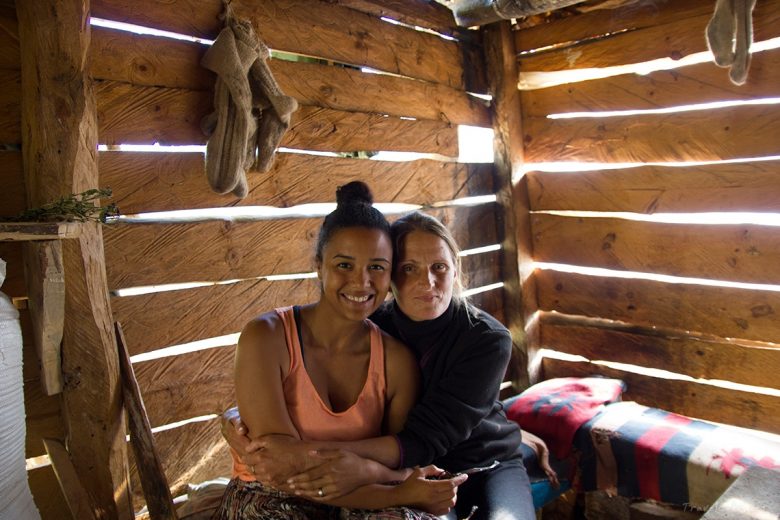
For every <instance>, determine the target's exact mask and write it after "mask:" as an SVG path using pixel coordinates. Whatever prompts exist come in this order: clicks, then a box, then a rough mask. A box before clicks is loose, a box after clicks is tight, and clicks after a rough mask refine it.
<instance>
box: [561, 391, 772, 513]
mask: <svg viewBox="0 0 780 520" xmlns="http://www.w3.org/2000/svg"><path fill="white" fill-rule="evenodd" d="M574 447H575V448H577V450H578V451H579V452H580V457H579V466H580V480H581V481H580V487H581V488H582V490H583V491H593V490H602V491H606V492H607V493H610V494H618V495H621V496H626V497H641V498H646V499H654V500H659V501H663V502H668V503H672V504H678V505H686V506H690V507H694V508H697V509H706V508H707V507H709V506H710V505H711V504H712V503H713V502H714V501H715V500H717V498H718V497H719V496H720V495H721V494H722V493H723V492H724V491H725V490H726V488H728V487H729V485H731V483H732V482H733V481H734V480H736V478H737V477H738V476H739V475H740V474H741V473H742V472H743V471H744V470H745V469H746V468H747V467H750V466H754V465H758V466H763V467H765V468H770V469H780V436H776V435H769V434H766V435H763V434H760V433H758V432H752V431H750V430H745V429H742V428H736V427H730V426H725V425H717V424H712V423H708V422H705V421H699V420H695V419H691V418H688V417H685V416H682V415H678V414H674V413H669V412H665V411H663V410H659V409H657V408H648V407H646V406H642V405H639V404H637V403H634V402H617V403H611V404H608V405H606V406H605V407H604V408H603V409H602V410H601V411H600V412H599V413H598V414H596V415H595V416H594V417H592V418H591V419H589V420H588V421H587V422H585V423H584V424H583V425H582V427H581V428H580V429H579V430H578V431H577V433H576V435H575V437H574Z"/></svg>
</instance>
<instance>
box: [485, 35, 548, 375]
mask: <svg viewBox="0 0 780 520" xmlns="http://www.w3.org/2000/svg"><path fill="white" fill-rule="evenodd" d="M515 54H516V52H515V48H514V43H513V41H512V38H511V32H510V27H509V24H508V23H501V24H498V25H496V24H493V25H490V26H489V27H488V28H487V29H486V31H485V56H486V59H487V70H488V72H489V77H490V90H491V92H492V93H493V96H494V105H493V110H494V119H493V121H494V123H493V131H494V135H495V143H494V154H495V158H496V177H497V179H498V188H499V190H498V194H497V198H498V201H499V211H500V213H501V218H500V220H499V222H500V225H501V226H502V229H501V231H500V236H501V241H502V244H501V246H502V251H503V255H504V256H503V263H502V271H503V277H504V283H505V286H504V293H505V295H506V297H505V300H504V306H505V308H506V314H505V317H506V318H507V320H508V328H509V330H510V332H511V333H512V338H513V342H514V344H515V345H516V346H517V348H518V350H519V352H518V353H517V359H518V361H519V363H520V365H521V366H524V367H525V370H518V371H517V375H518V377H519V379H518V381H516V382H515V384H516V386H517V387H518V388H525V387H527V386H528V385H529V384H531V382H532V381H534V382H535V381H536V380H537V379H538V374H537V373H536V372H535V370H534V367H535V365H534V364H533V362H532V360H533V359H534V358H535V357H536V351H537V348H538V339H539V338H538V334H537V331H536V329H534V328H530V327H529V328H528V329H527V328H526V325H528V324H529V322H530V317H531V315H532V314H533V313H534V311H535V308H536V307H535V304H536V297H535V293H536V290H535V288H534V286H533V278H532V277H530V276H528V275H529V274H530V271H531V270H532V268H531V267H530V265H531V262H532V258H531V255H530V252H531V237H530V230H531V224H530V220H529V214H528V191H527V183H526V182H525V181H524V180H522V179H521V180H520V181H519V182H515V181H514V177H515V175H516V174H517V172H518V171H519V169H520V167H521V165H522V163H523V160H524V159H523V141H522V139H523V131H522V122H521V117H520V114H521V107H520V95H519V93H518V91H517V88H516V84H515V78H516V76H517V64H516V61H515ZM526 370H527V373H526Z"/></svg>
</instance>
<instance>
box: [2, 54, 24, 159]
mask: <svg viewBox="0 0 780 520" xmlns="http://www.w3.org/2000/svg"><path fill="white" fill-rule="evenodd" d="M21 99H22V84H21V75H20V74H19V72H18V71H16V70H4V69H0V143H3V144H16V145H18V144H21V142H22V113H21Z"/></svg>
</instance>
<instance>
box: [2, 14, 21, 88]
mask: <svg viewBox="0 0 780 520" xmlns="http://www.w3.org/2000/svg"><path fill="white" fill-rule="evenodd" d="M20 67H21V56H20V52H19V23H18V21H17V19H16V9H14V4H13V2H11V3H10V5H3V6H0V69H15V70H18V69H19V68H20ZM3 72H5V70H3Z"/></svg>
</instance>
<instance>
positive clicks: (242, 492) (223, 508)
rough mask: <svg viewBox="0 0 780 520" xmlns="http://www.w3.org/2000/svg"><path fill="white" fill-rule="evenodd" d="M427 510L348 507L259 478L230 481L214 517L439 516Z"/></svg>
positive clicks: (400, 519) (432, 519) (333, 519)
mask: <svg viewBox="0 0 780 520" xmlns="http://www.w3.org/2000/svg"><path fill="white" fill-rule="evenodd" d="M438 518H439V517H438V516H435V515H431V514H429V513H426V512H424V511H418V510H416V509H409V508H407V507H395V508H392V509H382V510H376V511H373V510H365V509H347V508H343V507H334V506H329V505H326V504H320V503H317V502H312V501H310V500H306V499H305V498H301V497H297V496H294V495H289V494H287V493H283V492H281V491H277V490H275V489H273V488H270V487H267V486H264V485H263V484H261V483H260V482H245V481H243V480H241V479H237V478H234V479H233V480H231V481H230V483H229V484H228V486H227V488H226V489H225V494H224V495H223V497H222V503H220V505H219V508H217V510H216V511H215V512H214V516H212V517H211V520H363V519H365V520H438Z"/></svg>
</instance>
